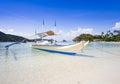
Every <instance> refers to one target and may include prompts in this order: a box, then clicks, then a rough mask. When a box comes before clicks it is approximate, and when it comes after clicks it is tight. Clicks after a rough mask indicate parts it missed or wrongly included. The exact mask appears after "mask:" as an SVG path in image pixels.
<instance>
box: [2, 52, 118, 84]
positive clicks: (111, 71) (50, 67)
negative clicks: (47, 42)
mask: <svg viewBox="0 0 120 84" xmlns="http://www.w3.org/2000/svg"><path fill="white" fill-rule="evenodd" d="M2 64H3V65H2ZM2 64H1V65H2V66H0V84H120V72H119V71H120V67H119V66H120V58H109V59H107V58H96V57H80V56H76V57H72V56H65V55H57V54H55V55H53V54H49V56H33V57H24V58H19V59H18V60H17V61H11V60H10V59H8V60H7V61H6V62H4V63H2Z"/></svg>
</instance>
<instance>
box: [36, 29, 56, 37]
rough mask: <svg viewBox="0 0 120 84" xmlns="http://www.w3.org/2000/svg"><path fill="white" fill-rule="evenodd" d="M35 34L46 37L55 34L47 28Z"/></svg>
mask: <svg viewBox="0 0 120 84" xmlns="http://www.w3.org/2000/svg"><path fill="white" fill-rule="evenodd" d="M36 35H38V36H39V37H40V38H43V37H46V36H53V35H56V34H55V33H54V32H53V31H51V30H49V31H47V32H43V33H37V34H36Z"/></svg>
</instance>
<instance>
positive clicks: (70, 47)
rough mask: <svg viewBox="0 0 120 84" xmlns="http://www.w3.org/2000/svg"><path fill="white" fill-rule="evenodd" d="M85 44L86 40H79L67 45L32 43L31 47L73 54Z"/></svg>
mask: <svg viewBox="0 0 120 84" xmlns="http://www.w3.org/2000/svg"><path fill="white" fill-rule="evenodd" d="M87 44H88V42H85V41H81V42H80V43H77V44H73V45H68V46H56V45H54V46H50V45H44V46H43V45H33V48H35V49H37V50H42V51H47V52H52V53H60V54H68V55H75V54H76V53H77V52H79V51H80V50H81V49H82V48H83V47H85V46H86V45H87Z"/></svg>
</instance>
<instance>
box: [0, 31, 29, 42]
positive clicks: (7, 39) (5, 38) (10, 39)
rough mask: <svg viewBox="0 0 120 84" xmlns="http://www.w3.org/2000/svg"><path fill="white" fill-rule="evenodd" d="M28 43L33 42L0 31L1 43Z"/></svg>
mask: <svg viewBox="0 0 120 84" xmlns="http://www.w3.org/2000/svg"><path fill="white" fill-rule="evenodd" d="M26 41H31V40H29V39H27V38H24V37H21V36H16V35H11V34H5V33H3V32H1V31H0V42H26Z"/></svg>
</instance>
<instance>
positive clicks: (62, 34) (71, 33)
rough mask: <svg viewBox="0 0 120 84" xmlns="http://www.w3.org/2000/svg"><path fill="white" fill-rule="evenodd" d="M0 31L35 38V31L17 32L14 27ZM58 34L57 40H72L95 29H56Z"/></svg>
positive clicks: (91, 32)
mask: <svg viewBox="0 0 120 84" xmlns="http://www.w3.org/2000/svg"><path fill="white" fill-rule="evenodd" d="M0 31H2V32H4V33H6V34H12V35H18V36H23V37H26V38H29V39H33V38H35V36H34V32H33V33H23V32H17V31H15V30H14V29H1V28H0ZM55 33H56V34H57V35H56V36H55V40H57V41H62V40H64V39H65V40H69V41H70V40H72V39H74V38H75V37H76V36H78V35H80V34H83V33H85V34H93V29H92V28H80V27H79V28H77V29H76V30H68V31H67V32H66V31H64V30H61V29H60V30H59V29H58V30H56V32H55ZM46 38H49V39H51V38H54V37H46Z"/></svg>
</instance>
